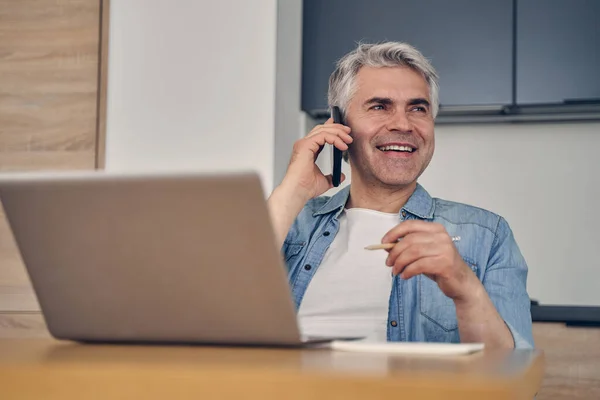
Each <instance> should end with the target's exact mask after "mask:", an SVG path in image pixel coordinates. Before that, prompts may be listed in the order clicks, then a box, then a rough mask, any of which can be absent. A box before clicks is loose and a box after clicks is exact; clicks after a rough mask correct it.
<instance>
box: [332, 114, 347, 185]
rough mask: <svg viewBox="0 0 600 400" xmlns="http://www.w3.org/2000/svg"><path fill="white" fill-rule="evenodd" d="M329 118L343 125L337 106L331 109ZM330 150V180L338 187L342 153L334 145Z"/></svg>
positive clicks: (340, 176)
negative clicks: (331, 151)
mask: <svg viewBox="0 0 600 400" xmlns="http://www.w3.org/2000/svg"><path fill="white" fill-rule="evenodd" d="M331 116H332V118H333V122H334V123H336V124H342V125H344V121H343V120H342V112H341V111H340V108H339V107H338V106H333V107H332V108H331ZM331 148H332V149H333V153H332V154H331V171H332V173H331V174H332V179H331V180H332V181H333V186H334V187H338V186H340V183H341V181H342V151H341V150H340V149H338V148H336V147H335V146H334V145H331Z"/></svg>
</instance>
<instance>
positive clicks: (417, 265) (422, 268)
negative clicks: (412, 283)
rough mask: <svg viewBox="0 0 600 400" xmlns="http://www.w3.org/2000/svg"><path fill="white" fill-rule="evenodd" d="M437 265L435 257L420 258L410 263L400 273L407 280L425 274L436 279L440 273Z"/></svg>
mask: <svg viewBox="0 0 600 400" xmlns="http://www.w3.org/2000/svg"><path fill="white" fill-rule="evenodd" d="M436 265H437V261H436V259H435V257H426V258H420V259H418V260H417V261H415V262H413V263H411V264H410V265H407V266H406V268H404V271H402V273H400V278H402V279H404V280H406V279H410V278H412V277H415V276H417V275H421V274H423V275H426V276H427V277H428V278H429V279H431V280H433V281H435V280H436V278H437V274H438V271H437V267H436Z"/></svg>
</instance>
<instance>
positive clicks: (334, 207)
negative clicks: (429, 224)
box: [313, 183, 435, 219]
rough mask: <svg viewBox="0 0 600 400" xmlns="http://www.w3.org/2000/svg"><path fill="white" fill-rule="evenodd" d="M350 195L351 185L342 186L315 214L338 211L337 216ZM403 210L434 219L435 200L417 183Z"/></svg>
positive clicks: (423, 217) (420, 216)
mask: <svg viewBox="0 0 600 400" xmlns="http://www.w3.org/2000/svg"><path fill="white" fill-rule="evenodd" d="M348 196H350V185H348V186H346V187H344V188H342V189H341V190H340V191H339V192H337V193H336V194H335V195H333V196H332V197H331V198H329V200H327V201H326V202H325V204H323V206H321V208H319V209H318V210H316V211H315V212H314V213H313V215H314V216H317V215H323V214H329V213H331V212H333V211H337V212H336V217H337V216H338V215H339V214H340V213H341V212H342V210H343V209H344V206H345V205H346V202H347V201H348ZM402 211H407V212H409V213H411V214H413V215H414V216H416V217H419V218H422V219H433V213H434V211H435V202H434V201H433V199H432V198H431V196H430V195H429V193H427V191H426V190H425V189H424V188H423V186H421V185H419V184H418V183H417V187H416V189H415V191H414V192H413V194H412V195H411V196H410V197H409V199H408V201H407V202H406V204H405V205H404V207H402V210H401V212H402Z"/></svg>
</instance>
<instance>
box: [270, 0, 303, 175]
mask: <svg viewBox="0 0 600 400" xmlns="http://www.w3.org/2000/svg"><path fill="white" fill-rule="evenodd" d="M276 59H277V68H276V83H275V153H274V154H273V157H274V161H273V162H274V165H273V173H274V176H273V180H274V184H275V185H278V184H279V183H280V182H281V180H282V179H283V177H284V176H285V171H286V169H287V165H288V163H289V160H290V156H291V155H292V147H293V145H294V142H295V141H296V140H298V139H299V138H300V137H301V136H302V134H303V133H304V130H305V128H304V121H305V118H304V113H302V112H301V111H300V96H301V93H300V92H301V81H302V1H300V0H278V2H277V57H276Z"/></svg>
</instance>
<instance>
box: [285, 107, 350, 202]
mask: <svg viewBox="0 0 600 400" xmlns="http://www.w3.org/2000/svg"><path fill="white" fill-rule="evenodd" d="M352 140H353V139H352V137H351V136H350V128H349V127H347V126H345V125H341V124H335V123H334V122H333V119H332V118H329V119H328V120H327V121H326V122H325V123H324V124H322V125H317V126H315V127H314V128H313V130H312V131H310V133H309V134H308V135H306V136H305V137H304V138H302V139H300V140H298V141H297V142H296V143H294V149H293V151H292V156H291V159H290V164H289V166H288V169H287V172H286V174H285V177H284V179H283V181H282V182H281V185H280V186H281V187H282V188H286V191H290V192H293V193H294V195H295V196H299V197H300V198H301V199H303V200H304V201H305V202H306V201H308V200H310V199H312V198H314V197H317V196H320V195H322V194H323V193H325V192H326V191H327V190H329V189H331V188H332V187H333V183H332V180H331V175H327V176H325V175H323V173H322V172H321V170H320V169H319V167H318V166H317V165H316V164H315V161H316V160H317V157H318V156H319V153H320V152H321V151H322V150H323V147H324V146H325V144H326V143H329V144H331V145H333V146H335V147H336V148H338V149H340V150H342V151H345V150H348V145H349V144H350V143H352ZM344 178H345V177H344V175H343V174H342V181H343V180H344Z"/></svg>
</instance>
